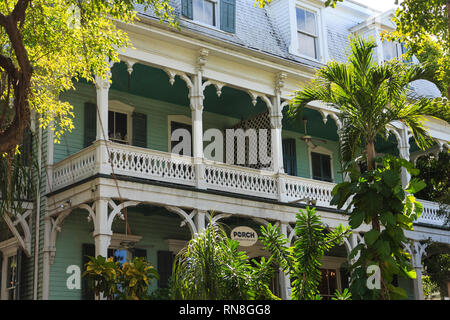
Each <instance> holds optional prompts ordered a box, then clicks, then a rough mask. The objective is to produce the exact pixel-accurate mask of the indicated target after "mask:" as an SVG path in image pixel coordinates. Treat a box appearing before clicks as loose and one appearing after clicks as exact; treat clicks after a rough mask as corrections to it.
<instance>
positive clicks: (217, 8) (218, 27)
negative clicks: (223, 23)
mask: <svg viewBox="0 0 450 320" xmlns="http://www.w3.org/2000/svg"><path fill="white" fill-rule="evenodd" d="M203 1H208V2H213V3H214V8H215V10H214V11H215V12H214V14H215V15H216V24H215V25H210V24H207V23H204V22H201V21H198V20H195V13H194V4H192V19H189V18H187V17H184V16H181V17H180V18H181V19H182V20H186V21H189V22H193V23H195V24H198V25H200V26H202V27H206V28H211V29H214V30H216V31H221V32H224V33H228V32H226V31H223V30H221V29H220V8H219V7H220V2H219V0H203Z"/></svg>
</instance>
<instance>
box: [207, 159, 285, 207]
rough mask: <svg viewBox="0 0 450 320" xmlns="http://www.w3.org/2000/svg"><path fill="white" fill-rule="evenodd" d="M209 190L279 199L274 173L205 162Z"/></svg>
mask: <svg viewBox="0 0 450 320" xmlns="http://www.w3.org/2000/svg"><path fill="white" fill-rule="evenodd" d="M205 163H206V164H205V181H206V185H207V187H208V189H214V190H219V191H228V192H233V193H239V194H245V195H251V196H257V197H263V198H271V199H275V198H276V197H277V181H276V179H275V177H274V173H273V172H269V171H265V170H256V169H251V168H245V167H240V166H234V165H228V164H223V163H213V162H211V161H208V160H205Z"/></svg>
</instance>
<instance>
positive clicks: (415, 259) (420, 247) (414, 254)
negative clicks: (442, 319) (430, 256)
mask: <svg viewBox="0 0 450 320" xmlns="http://www.w3.org/2000/svg"><path fill="white" fill-rule="evenodd" d="M426 247H427V244H421V243H419V242H418V241H415V242H414V243H413V244H412V245H411V249H412V250H411V262H412V266H413V268H414V271H416V279H413V284H414V300H424V299H425V297H424V294H423V284H422V269H423V268H422V257H423V256H424V255H425V249H426Z"/></svg>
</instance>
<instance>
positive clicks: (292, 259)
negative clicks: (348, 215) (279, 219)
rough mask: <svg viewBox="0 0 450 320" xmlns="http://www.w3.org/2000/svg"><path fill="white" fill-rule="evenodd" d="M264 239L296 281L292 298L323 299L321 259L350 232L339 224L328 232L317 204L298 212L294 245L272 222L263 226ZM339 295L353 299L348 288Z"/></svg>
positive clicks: (275, 257) (262, 239)
mask: <svg viewBox="0 0 450 320" xmlns="http://www.w3.org/2000/svg"><path fill="white" fill-rule="evenodd" d="M261 233H262V236H261V242H262V243H263V244H264V246H265V248H266V249H267V250H269V251H270V252H271V253H272V257H273V259H274V260H275V261H276V262H277V263H278V264H279V265H280V268H281V270H283V271H284V272H285V273H287V274H288V275H289V277H290V279H291V281H292V283H291V286H292V292H291V299H293V300H317V299H321V296H320V294H319V290H318V287H319V284H320V281H321V271H320V266H321V264H322V263H321V259H322V257H323V256H324V254H325V253H326V252H327V251H329V250H330V249H331V248H332V247H334V246H336V245H338V244H340V243H341V242H342V241H343V239H344V237H346V236H348V234H349V229H348V228H344V227H342V225H339V226H338V227H337V228H335V229H334V230H333V231H331V232H327V230H326V228H325V226H324V224H323V223H322V221H321V220H320V217H319V215H317V213H316V209H315V208H310V207H309V206H308V207H306V212H303V211H302V210H300V212H299V213H298V214H297V222H296V225H295V235H296V236H297V238H296V240H295V242H294V245H293V246H292V247H289V246H288V243H289V241H288V239H287V238H286V237H285V236H284V235H282V234H281V233H280V231H279V227H277V226H274V225H271V224H269V225H268V226H267V227H264V226H262V227H261ZM337 298H338V299H340V300H341V299H349V298H350V295H349V294H348V292H345V293H343V294H339V293H338V295H337Z"/></svg>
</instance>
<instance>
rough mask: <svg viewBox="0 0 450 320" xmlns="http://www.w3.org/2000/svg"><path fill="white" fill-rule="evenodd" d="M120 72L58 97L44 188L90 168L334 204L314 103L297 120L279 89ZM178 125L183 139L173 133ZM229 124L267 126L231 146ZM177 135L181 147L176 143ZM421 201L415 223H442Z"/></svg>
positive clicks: (333, 125)
mask: <svg viewBox="0 0 450 320" xmlns="http://www.w3.org/2000/svg"><path fill="white" fill-rule="evenodd" d="M127 71H129V70H127V65H126V64H125V63H123V62H122V63H120V64H116V65H115V66H114V67H113V68H112V84H111V87H109V86H106V89H105V87H102V86H101V85H99V84H98V85H97V89H96V90H95V89H94V88H93V87H92V86H89V85H87V84H79V85H78V88H77V90H76V91H74V92H70V93H68V94H67V95H66V96H65V97H64V99H66V100H68V101H69V102H71V103H72V104H73V105H74V114H75V119H74V121H75V129H74V130H73V131H72V132H71V133H67V135H66V136H65V137H64V138H63V140H62V141H61V142H60V143H59V144H53V139H52V138H51V136H49V137H48V139H47V140H48V141H51V142H50V143H49V145H48V146H47V148H48V150H49V159H50V161H49V166H48V173H49V176H50V177H49V182H50V183H49V188H48V191H49V192H50V193H53V192H57V191H58V190H61V189H65V188H70V187H71V186H72V185H74V184H76V183H82V182H83V181H87V180H89V179H91V178H92V177H95V176H102V177H111V178H113V177H116V178H117V177H119V178H124V179H133V181H137V182H139V181H140V182H143V183H146V182H150V183H152V182H158V183H163V184H166V185H173V186H177V187H182V188H189V189H195V190H199V191H202V190H207V191H211V192H216V193H219V194H227V195H230V196H238V197H252V198H255V199H259V200H262V201H269V202H270V201H272V202H277V203H286V204H289V203H295V202H298V201H299V200H302V199H303V202H305V200H311V201H313V203H315V205H316V206H317V207H321V208H324V209H325V208H326V209H329V210H333V211H335V210H336V208H335V207H333V206H331V205H330V201H331V199H332V194H331V192H332V190H333V188H334V186H335V185H336V183H339V182H342V181H343V180H344V179H343V176H342V173H341V172H340V171H341V164H340V161H339V153H338V152H339V151H338V140H339V137H338V126H339V120H338V118H337V117H336V116H333V115H332V114H327V113H325V112H323V110H318V109H314V106H312V107H311V108H307V109H306V110H305V112H304V113H303V118H302V119H300V121H295V120H291V119H289V118H288V117H286V109H287V101H286V100H285V101H283V100H280V99H279V98H278V101H277V97H276V96H274V97H268V96H266V95H261V94H257V93H254V92H248V91H245V90H243V89H242V88H236V87H231V86H226V85H225V84H223V83H217V82H213V81H210V80H207V79H203V81H201V85H200V83H197V85H195V81H196V78H195V77H191V78H189V77H187V76H186V75H185V74H175V73H171V72H170V70H169V71H167V70H165V71H164V70H162V69H158V68H155V67H150V66H146V65H140V64H135V66H134V68H133V72H132V73H131V75H130V74H129V73H128V72H127ZM100 84H101V83H100ZM196 86H197V87H199V86H200V87H201V90H197V91H196V90H195V87H196ZM197 89H198V88H197ZM199 107H200V108H199ZM178 129H182V130H184V132H187V133H188V134H189V138H188V139H187V140H188V141H187V140H186V139H185V138H183V139H181V138H180V137H176V132H177V130H178ZM227 129H232V130H234V132H236V130H239V129H242V132H246V131H247V130H248V129H256V130H259V129H265V130H267V133H268V135H267V136H266V140H264V141H263V143H262V144H261V143H260V142H261V141H262V140H261V137H260V134H259V133H257V134H256V140H254V141H253V142H252V140H251V138H252V137H251V136H250V135H249V136H247V138H244V140H239V139H238V138H237V137H233V140H232V144H233V148H228V146H229V145H230V141H228V140H227V137H226V131H227ZM211 130H212V132H213V133H214V132H215V133H218V136H220V135H221V134H222V141H219V142H221V144H222V145H223V150H219V149H220V148H219V149H217V148H216V150H215V151H214V152H212V153H211V152H207V151H208V147H210V146H211V145H212V144H213V143H216V142H218V141H217V139H218V138H217V136H216V137H211V136H207V132H208V131H210V132H211ZM214 130H215V131H214ZM257 132H259V131H257ZM49 134H50V132H49ZM180 142H184V143H185V144H184V147H183V148H184V150H183V151H184V153H183V154H186V153H187V154H188V155H187V156H185V155H183V156H181V155H179V154H177V153H175V152H174V151H175V149H177V148H178V147H179V146H177V144H179V143H180ZM254 144H257V145H258V148H257V149H256V151H252V148H251V147H252V145H254ZM219 145H220V144H219ZM178 149H179V148H178ZM410 149H411V150H412V151H414V150H413V149H414V144H413V143H411V148H410ZM230 150H231V151H230ZM186 151H187V152H186ZM262 151H264V152H262ZM252 152H253V154H252ZM377 152H379V153H380V154H382V153H388V152H392V153H397V154H398V148H397V145H396V141H395V137H394V136H392V137H391V139H389V140H388V141H387V142H384V141H380V143H379V144H378V147H377ZM262 153H264V154H265V156H266V158H267V159H266V160H267V161H266V162H264V161H262V160H261V159H262ZM218 154H219V155H218ZM252 157H253V158H254V159H257V160H256V162H251V161H250V160H251V159H250V158H252ZM239 159H241V160H242V161H241V162H240V161H239ZM423 203H424V207H425V209H424V214H423V215H422V217H421V219H420V222H422V223H426V224H433V225H442V223H443V219H442V218H440V217H439V216H438V215H437V214H436V213H437V211H438V209H439V207H438V206H437V205H436V204H434V203H429V202H423Z"/></svg>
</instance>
